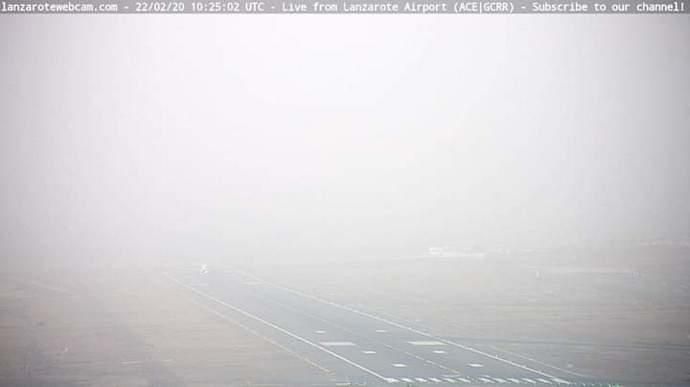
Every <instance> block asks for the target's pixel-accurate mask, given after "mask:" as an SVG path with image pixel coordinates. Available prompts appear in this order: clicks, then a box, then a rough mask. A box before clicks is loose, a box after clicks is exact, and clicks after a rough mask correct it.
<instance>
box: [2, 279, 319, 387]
mask: <svg viewBox="0 0 690 387" xmlns="http://www.w3.org/2000/svg"><path fill="white" fill-rule="evenodd" d="M114 270H115V271H113V269H108V270H105V269H103V270H93V269H89V270H85V271H81V272H75V271H73V270H66V271H64V272H63V273H61V275H60V276H58V277H56V276H55V272H54V271H51V272H50V273H31V274H29V273H24V274H25V275H24V276H18V275H17V273H14V275H13V276H11V278H8V277H10V276H9V275H5V278H3V281H2V282H1V285H0V308H2V309H1V310H2V313H0V346H1V347H2V349H1V350H0V385H26V386H36V385H50V386H58V385H59V386H71V385H90V386H139V385H141V386H144V385H145V386H149V385H159V386H175V385H193V386H211V385H224V386H228V385H230V386H249V385H257V384H262V383H264V384H269V383H275V382H276V381H279V380H281V379H282V378H285V377H286V376H289V377H290V379H291V380H295V379H296V378H297V379H299V377H300V375H314V372H315V371H314V370H313V369H311V366H309V365H308V364H306V363H304V362H303V361H302V360H300V359H298V358H296V357H294V356H292V355H291V354H289V353H287V352H285V351H283V350H282V349H280V348H278V347H275V346H274V345H273V344H271V343H269V342H266V341H264V340H263V339H261V338H259V337H257V336H254V335H252V334H251V333H248V332H247V331H246V330H244V329H242V328H240V327H237V326H235V325H233V323H232V322H229V321H226V320H221V319H220V318H218V317H217V316H215V315H213V314H211V313H207V311H206V310H204V309H203V307H201V306H200V305H198V304H196V303H195V301H194V300H193V299H192V298H191V297H189V295H188V293H184V292H180V289H179V288H178V287H175V286H174V285H173V284H172V283H170V282H169V281H165V280H163V279H162V278H161V273H160V272H159V271H156V270H151V271H147V270H127V271H126V272H122V271H118V269H114ZM317 372H318V371H317ZM326 377H327V375H324V380H325V378H326ZM314 383H316V381H314Z"/></svg>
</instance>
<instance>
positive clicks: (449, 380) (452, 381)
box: [443, 378, 455, 383]
mask: <svg viewBox="0 0 690 387" xmlns="http://www.w3.org/2000/svg"><path fill="white" fill-rule="evenodd" d="M443 380H445V381H447V382H450V383H455V379H451V378H443Z"/></svg>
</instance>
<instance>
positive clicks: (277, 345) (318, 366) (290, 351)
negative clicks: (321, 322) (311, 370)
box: [192, 300, 331, 373]
mask: <svg viewBox="0 0 690 387" xmlns="http://www.w3.org/2000/svg"><path fill="white" fill-rule="evenodd" d="M192 302H193V303H195V304H197V305H199V306H200V307H201V308H203V309H206V310H207V311H209V312H210V313H213V314H214V315H216V316H218V317H220V318H222V319H223V320H225V321H227V322H229V323H231V324H234V325H237V326H238V327H240V328H242V329H244V330H246V331H247V332H249V333H251V334H253V335H255V336H257V337H259V338H260V339H262V340H264V341H267V342H269V343H271V344H273V345H275V346H276V347H278V348H280V349H282V350H283V351H285V352H287V353H289V354H291V355H292V356H294V357H296V358H298V359H300V360H302V361H303V362H305V363H307V364H309V365H311V366H312V367H315V368H318V369H319V370H321V371H323V372H325V373H330V372H331V371H330V370H329V369H327V368H325V367H322V366H321V365H319V364H316V363H314V362H313V361H311V360H309V359H308V358H306V357H304V356H302V355H300V354H298V353H297V352H295V351H293V350H291V349H290V348H287V347H286V346H284V345H282V344H280V343H278V342H276V341H275V340H273V339H270V338H268V337H266V336H264V335H262V334H261V333H259V332H257V331H255V330H253V329H251V328H249V327H248V326H246V325H244V324H242V323H240V322H238V321H235V320H233V319H231V318H230V317H228V316H226V315H224V314H222V313H220V312H217V311H215V310H213V309H211V308H210V307H208V306H206V305H204V304H202V303H200V302H198V301H196V300H192Z"/></svg>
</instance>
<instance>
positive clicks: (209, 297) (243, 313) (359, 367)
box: [165, 273, 386, 381]
mask: <svg viewBox="0 0 690 387" xmlns="http://www.w3.org/2000/svg"><path fill="white" fill-rule="evenodd" d="M165 276H166V277H167V278H169V279H170V280H171V281H173V282H175V283H176V284H178V285H180V286H182V287H185V288H187V289H189V290H191V291H193V292H194V293H196V294H198V295H201V296H204V297H206V298H208V299H209V300H212V301H215V302H217V303H219V304H221V305H223V306H226V307H228V308H230V309H232V310H234V311H235V312H237V313H240V314H242V315H244V316H246V317H249V318H251V319H254V320H256V321H258V322H260V323H263V324H265V325H268V326H269V327H271V328H273V329H275V330H277V331H279V332H282V333H284V334H286V335H288V336H290V337H292V338H294V339H297V340H299V341H301V342H303V343H305V344H307V345H310V346H312V347H314V348H317V349H320V350H321V351H323V352H325V353H327V354H329V355H331V356H333V357H335V358H336V359H340V360H342V361H343V362H345V363H347V364H349V365H351V366H353V367H355V368H358V369H360V370H362V371H364V372H366V373H368V374H369V375H372V376H375V377H377V378H379V379H381V380H383V381H385V380H386V378H385V377H384V376H382V375H381V374H379V373H377V372H375V371H372V370H370V369H368V368H366V367H364V366H363V365H361V364H358V363H355V362H354V361H352V360H350V359H348V358H346V357H344V356H341V355H338V354H337V353H335V352H333V351H330V350H328V349H326V348H324V347H322V346H320V345H318V344H316V343H314V342H312V341H310V340H307V339H305V338H304V337H302V336H299V335H297V334H294V333H292V332H290V331H288V330H287V329H284V328H282V327H279V326H278V325H276V324H273V323H272V322H270V321H266V320H264V319H262V318H261V317H258V316H255V315H253V314H251V313H249V312H247V311H245V310H243V309H240V308H238V307H236V306H234V305H230V304H228V303H226V302H224V301H222V300H219V299H217V298H216V297H213V296H211V295H210V294H206V293H204V292H202V291H200V290H198V289H196V288H194V287H192V286H189V285H187V284H184V283H182V282H180V281H178V280H177V279H175V278H173V277H172V276H170V275H169V274H167V273H165Z"/></svg>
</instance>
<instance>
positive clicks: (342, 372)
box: [165, 270, 577, 386]
mask: <svg viewBox="0 0 690 387" xmlns="http://www.w3.org/2000/svg"><path fill="white" fill-rule="evenodd" d="M165 276H166V278H168V279H169V280H171V281H173V282H175V283H176V284H178V285H179V286H180V287H181V288H182V289H185V290H186V291H187V292H188V293H189V294H190V296H192V297H194V298H195V300H196V301H197V302H198V303H199V304H200V305H201V306H202V307H203V308H204V309H206V310H207V311H208V312H210V313H213V314H215V315H216V316H217V317H219V318H222V319H225V320H228V321H229V322H230V323H233V324H236V325H239V326H241V327H242V328H244V329H245V330H247V331H248V332H249V333H251V334H254V335H258V336H260V337H261V338H263V339H264V340H267V341H269V342H271V343H272V344H274V345H277V346H279V347H280V348H282V349H284V350H285V351H287V352H289V353H291V354H292V355H293V356H296V357H298V358H300V359H301V360H303V361H304V362H305V363H307V364H308V365H309V366H310V367H311V369H312V370H313V371H314V375H315V379H316V376H317V375H318V377H319V378H321V379H323V377H324V376H326V379H325V380H329V381H331V382H333V384H334V385H337V384H345V383H352V384H366V385H374V386H376V385H389V384H392V385H395V384H397V385H407V384H411V385H422V384H423V385H427V384H435V385H440V386H442V385H468V386H469V385H506V386H507V385H516V384H520V385H526V386H527V385H537V384H539V385H542V386H548V385H553V386H555V385H573V384H576V383H577V381H576V380H573V379H572V377H573V376H572V375H568V374H567V373H564V372H559V371H558V370H557V369H554V368H550V367H543V366H540V365H539V364H536V363H533V362H525V360H524V359H520V358H517V357H507V356H506V354H497V353H491V352H487V351H485V350H482V349H479V348H476V347H473V346H470V345H467V344H464V343H462V342H457V341H452V340H449V339H447V338H443V337H436V336H433V335H431V334H429V333H427V332H426V331H424V330H423V329H422V328H419V327H413V326H409V325H406V324H404V323H401V322H398V321H393V320H392V319H390V318H387V317H383V316H379V315H376V314H373V313H371V312H368V311H365V310H360V309H358V308H356V307H354V306H351V305H343V304H337V303H334V302H331V301H329V300H327V299H324V298H321V297H320V296H319V295H314V294H306V293H303V292H300V291H297V290H295V289H291V288H287V287H283V286H281V285H278V284H274V283H270V282H266V281H264V280H263V279H261V278H257V277H255V276H253V275H251V274H248V273H244V272H239V271H231V270H225V271H210V272H209V273H207V274H203V275H202V274H199V273H198V272H192V271H186V272H183V271H179V272H169V273H166V274H165ZM286 382H287V384H290V383H289V382H290V381H289V380H288V381H286Z"/></svg>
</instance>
